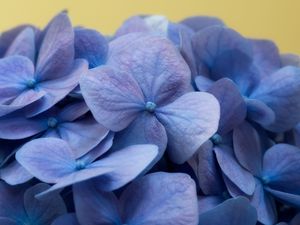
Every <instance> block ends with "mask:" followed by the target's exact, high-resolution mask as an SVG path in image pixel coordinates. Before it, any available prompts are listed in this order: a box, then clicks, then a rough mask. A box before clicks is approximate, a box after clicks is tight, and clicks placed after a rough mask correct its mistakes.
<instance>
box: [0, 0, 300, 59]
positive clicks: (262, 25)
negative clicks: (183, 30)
mask: <svg viewBox="0 0 300 225" xmlns="http://www.w3.org/2000/svg"><path fill="white" fill-rule="evenodd" d="M63 9H68V11H69V15H70V17H71V19H72V21H73V24H74V25H84V26H87V27H91V28H95V29H98V30H100V31H101V32H102V33H106V34H112V33H113V32H114V31H115V30H116V28H117V27H118V26H120V25H121V23H122V21H123V20H124V19H126V18H127V17H129V16H131V15H135V14H164V15H166V16H167V17H168V18H169V19H170V20H173V21H178V20H180V19H182V18H184V17H187V16H190V15H211V16H218V17H220V18H222V19H223V20H224V21H225V23H226V24H227V25H229V26H231V27H233V28H234V29H236V30H238V31H239V32H240V33H242V34H243V35H246V36H249V37H259V38H268V39H273V40H274V41H275V42H276V43H277V44H278V46H279V47H280V49H281V51H282V52H294V53H298V54H300V0H105V1H104V0H48V1H43V0H0V18H1V20H0V30H1V31H3V30H6V29H8V28H10V27H12V26H15V25H17V24H20V23H25V22H27V23H32V24H35V25H38V26H44V25H45V24H46V23H47V21H48V20H49V19H51V18H52V17H53V16H54V15H55V14H56V13H57V12H59V11H61V10H63Z"/></svg>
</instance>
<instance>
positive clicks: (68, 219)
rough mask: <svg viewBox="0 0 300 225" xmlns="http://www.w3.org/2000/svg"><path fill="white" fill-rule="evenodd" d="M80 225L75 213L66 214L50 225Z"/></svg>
mask: <svg viewBox="0 0 300 225" xmlns="http://www.w3.org/2000/svg"><path fill="white" fill-rule="evenodd" d="M66 224H68V225H80V224H79V223H78V221H77V218H76V214H75V213H68V214H65V215H62V216H60V217H58V218H57V219H55V220H54V222H53V223H51V225H66Z"/></svg>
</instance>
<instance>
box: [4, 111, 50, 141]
mask: <svg viewBox="0 0 300 225" xmlns="http://www.w3.org/2000/svg"><path fill="white" fill-rule="evenodd" d="M46 129H47V124H45V123H43V121H41V120H33V119H26V118H24V117H21V116H17V117H16V116H8V117H2V118H1V119H0V138H3V139H10V140H16V139H23V138H27V137H30V136H33V135H35V134H38V133H40V132H42V131H44V130H46Z"/></svg>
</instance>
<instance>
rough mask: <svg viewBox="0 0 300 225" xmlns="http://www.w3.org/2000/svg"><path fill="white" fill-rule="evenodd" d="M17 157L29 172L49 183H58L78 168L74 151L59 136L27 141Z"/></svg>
mask: <svg viewBox="0 0 300 225" xmlns="http://www.w3.org/2000/svg"><path fill="white" fill-rule="evenodd" d="M16 159H17V160H18V162H19V163H20V164H21V165H22V166H23V167H24V168H25V169H26V170H28V172H29V173H31V174H32V175H33V176H35V177H36V178H38V179H40V180H41V181H43V182H47V183H56V182H58V181H59V180H60V179H61V178H62V177H64V176H66V175H69V174H71V173H72V172H74V171H75V169H76V161H75V155H74V153H73V151H72V150H71V148H70V147H69V146H68V145H67V143H66V142H65V141H63V140H61V139H57V138H39V139H35V140H33V141H30V142H28V143H26V144H25V145H24V146H23V147H22V148H21V149H20V150H19V151H18V152H17V153H16ZM45 165H47V166H45Z"/></svg>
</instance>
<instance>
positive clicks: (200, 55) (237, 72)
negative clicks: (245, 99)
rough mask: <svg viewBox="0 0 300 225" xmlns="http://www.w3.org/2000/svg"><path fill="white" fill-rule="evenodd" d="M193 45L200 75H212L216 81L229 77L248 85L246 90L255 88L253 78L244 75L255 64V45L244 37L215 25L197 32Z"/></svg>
mask: <svg viewBox="0 0 300 225" xmlns="http://www.w3.org/2000/svg"><path fill="white" fill-rule="evenodd" d="M192 43H193V47H194V50H195V55H196V59H197V60H198V61H197V62H198V68H199V71H198V72H199V73H200V74H209V75H210V77H211V78H212V79H213V80H218V79H220V78H223V77H228V78H230V79H232V80H234V81H235V82H237V83H239V84H240V85H246V87H245V89H246V88H247V87H248V86H249V85H251V84H250V79H252V78H251V77H245V76H244V74H245V71H247V70H248V68H249V67H250V65H251V62H252V46H251V43H250V42H249V41H248V40H247V39H245V38H243V37H242V36H241V35H240V34H238V33H237V32H235V31H234V30H232V29H230V28H226V27H223V26H211V27H208V28H205V29H203V30H201V31H199V32H197V33H196V34H195V35H194V37H193V42H192ZM245 75H246V74H245ZM243 89H244V88H243Z"/></svg>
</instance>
